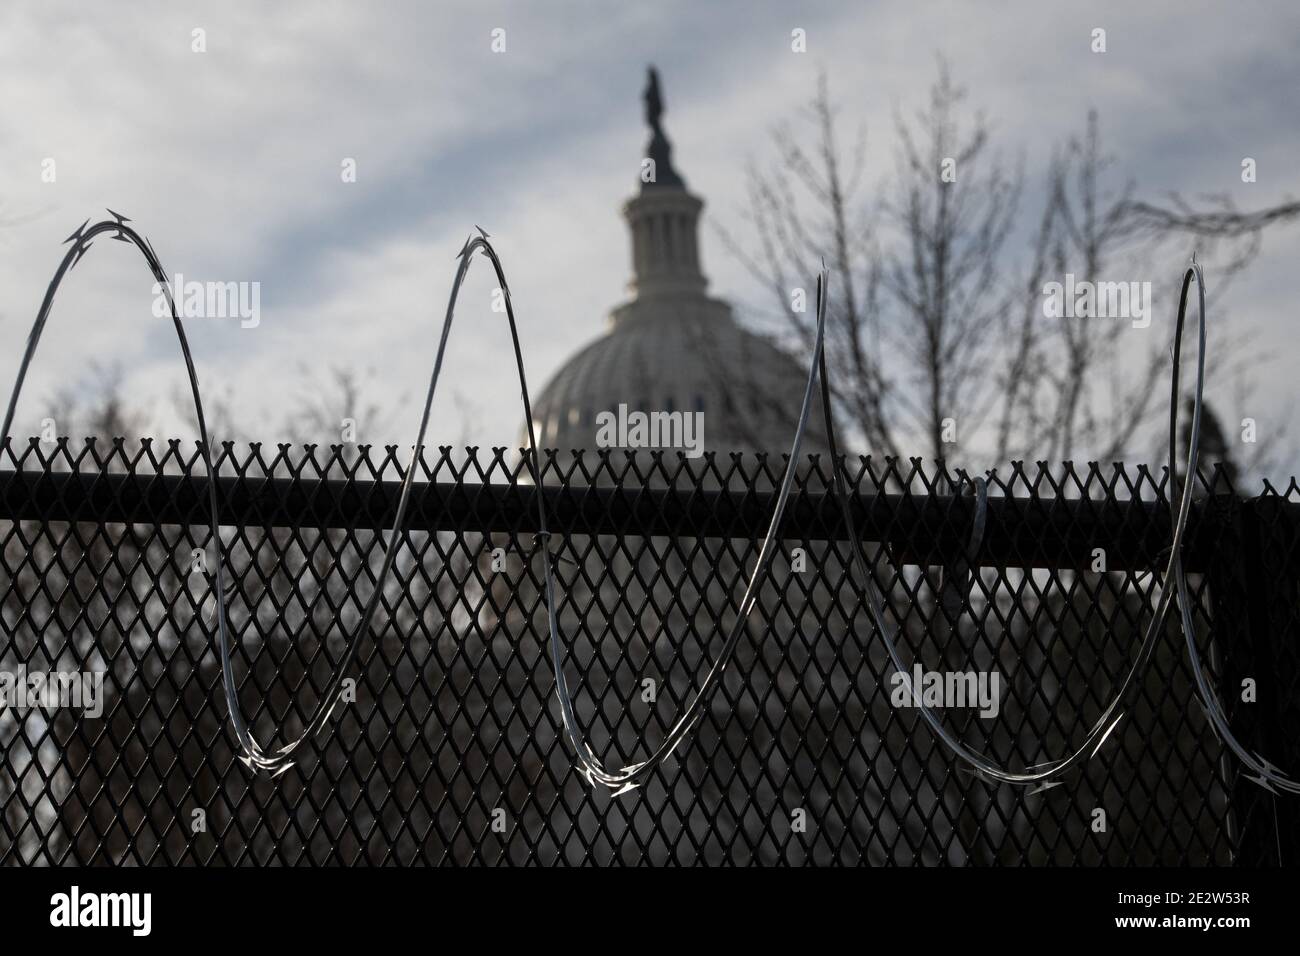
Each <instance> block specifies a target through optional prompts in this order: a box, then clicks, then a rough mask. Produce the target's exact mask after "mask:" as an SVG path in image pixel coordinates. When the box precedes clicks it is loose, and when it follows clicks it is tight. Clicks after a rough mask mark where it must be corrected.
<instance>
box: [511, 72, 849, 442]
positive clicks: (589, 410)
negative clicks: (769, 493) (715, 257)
mask: <svg viewBox="0 0 1300 956" xmlns="http://www.w3.org/2000/svg"><path fill="white" fill-rule="evenodd" d="M645 103H646V119H647V121H648V122H649V124H650V128H651V137H650V143H649V146H648V148H647V151H646V158H645V159H644V160H643V161H642V167H641V168H642V177H641V179H642V182H641V188H640V192H639V194H638V195H636V196H634V197H633V198H632V199H630V200H628V201H627V202H626V203H625V204H624V206H623V216H624V218H625V219H626V220H627V224H628V228H629V231H630V232H631V239H632V242H631V246H632V272H633V279H632V282H631V284H630V288H631V291H632V298H631V299H630V300H629V301H627V302H625V303H623V304H622V305H619V306H618V307H616V308H615V309H614V310H613V312H612V313H611V314H610V316H609V323H608V327H607V329H606V330H605V333H604V334H603V335H601V336H600V337H599V338H597V339H595V340H594V341H592V342H590V343H589V344H588V345H586V346H585V347H584V348H582V349H581V350H580V351H579V352H578V353H577V354H576V355H574V356H573V357H572V358H571V359H569V361H568V362H567V363H565V365H564V366H563V367H562V368H561V369H560V370H559V371H558V372H557V373H556V374H555V376H554V377H553V378H552V379H551V381H550V382H549V383H548V384H547V385H546V387H545V389H543V391H542V392H541V394H540V396H539V397H538V399H537V401H536V402H535V404H534V406H533V419H534V421H533V424H534V428H535V430H536V435H537V444H538V447H539V448H552V449H556V450H558V451H559V452H560V453H561V454H564V455H567V454H568V453H569V452H571V451H574V450H587V451H588V452H591V451H595V450H597V449H599V448H605V447H617V448H636V449H638V450H639V449H642V448H646V447H647V445H646V444H645V443H643V442H642V443H638V442H635V441H622V440H618V439H626V438H628V437H629V435H632V436H633V437H635V436H634V433H632V432H630V431H627V430H624V431H619V432H614V431H611V430H609V429H608V428H606V429H605V430H603V431H602V426H608V425H609V424H610V422H611V420H614V419H617V420H619V421H624V420H626V418H627V417H628V416H629V415H630V414H631V413H634V412H642V413H646V414H647V415H650V414H658V415H660V416H664V415H665V413H666V414H667V415H672V416H675V418H674V421H678V420H683V416H684V415H690V414H691V413H700V414H699V416H696V417H695V418H694V419H692V420H693V421H695V422H698V423H699V424H700V425H701V426H702V429H701V432H702V434H701V436H700V440H699V441H696V442H694V447H693V451H694V452H695V454H692V453H691V451H688V450H687V449H685V448H683V446H682V445H681V444H680V443H679V444H672V445H670V444H669V443H668V442H666V441H665V442H663V443H661V444H652V445H650V446H649V447H650V448H652V449H653V448H660V449H662V450H663V451H664V452H665V458H668V457H669V456H670V455H671V454H672V452H673V450H674V449H677V450H683V451H686V453H687V454H688V456H689V457H695V455H696V454H698V451H699V447H698V446H701V445H702V448H703V450H707V451H716V452H728V451H744V452H768V453H771V454H780V453H782V452H788V451H789V449H790V443H791V441H792V439H793V437H794V426H795V424H796V422H797V421H798V416H799V408H800V403H801V401H802V399H803V393H804V388H805V385H806V382H807V375H808V372H807V369H806V368H804V367H801V366H800V364H799V363H798V362H797V361H795V360H794V359H793V358H792V357H791V356H790V355H788V354H786V353H785V352H783V351H782V350H781V349H779V348H778V347H777V346H775V345H774V344H772V343H771V342H769V341H768V340H767V339H765V338H763V337H762V336H759V335H756V334H754V333H752V332H749V331H747V330H746V329H744V328H742V327H741V326H740V325H739V324H738V323H737V322H736V321H735V319H734V317H733V315H732V311H731V307H730V306H729V305H727V303H725V302H723V301H720V300H718V299H714V298H710V297H709V296H708V294H707V292H706V289H707V285H708V281H707V279H706V278H705V276H704V273H703V272H702V270H701V268H700V255H699V242H698V225H699V217H700V211H701V210H702V209H703V206H704V203H703V202H702V201H701V200H700V199H699V198H697V197H696V196H694V195H692V194H691V193H690V192H688V191H687V189H686V184H685V182H684V181H683V179H682V177H681V175H680V174H679V173H678V172H677V170H676V169H675V168H674V167H673V165H672V155H671V146H670V145H669V143H668V139H667V137H666V136H665V135H664V133H663V129H662V127H661V126H660V122H659V120H660V115H661V113H662V110H663V106H662V101H661V99H660V96H659V84H658V78H657V76H656V74H655V71H654V69H653V68H652V69H651V70H650V77H649V83H648V85H647V88H646V92H645ZM662 420H664V421H667V420H668V419H667V418H663V419H662ZM615 436H616V437H615ZM611 437H615V440H614V441H612V442H611V441H610V438H611ZM523 443H524V444H527V435H525V436H524V442H523ZM825 446H826V442H825V429H824V425H823V423H822V417H821V409H820V403H819V402H818V403H817V407H816V408H815V409H814V414H813V416H812V418H811V419H810V422H809V427H808V432H807V434H806V435H805V437H804V442H803V447H802V449H801V455H806V454H808V453H816V452H822V451H825Z"/></svg>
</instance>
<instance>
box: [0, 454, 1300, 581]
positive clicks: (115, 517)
mask: <svg viewBox="0 0 1300 956" xmlns="http://www.w3.org/2000/svg"><path fill="white" fill-rule="evenodd" d="M208 483H209V480H208V479H207V478H206V477H201V476H189V475H159V476H144V475H131V474H103V475H94V476H87V475H84V474H80V473H60V472H45V473H33V472H21V471H20V472H15V471H0V519H9V520H36V519H40V520H48V521H74V522H75V521H103V522H110V523H136V522H143V523H146V524H161V525H184V524H198V523H202V522H203V521H204V520H206V517H207V507H208V503H207V502H208V498H207V495H208ZM401 487H402V485H401V482H400V481H350V480H343V479H319V478H317V479H312V478H263V479H250V478H244V477H219V478H218V479H217V489H218V490H217V496H218V500H219V502H220V510H219V516H220V521H221V523H222V524H223V525H227V526H241V525H247V524H252V525H258V526H263V527H270V528H295V527H305V528H316V529H343V528H352V529H366V530H372V531H378V530H387V529H389V528H391V527H392V525H393V519H394V516H395V514H396V510H397V501H398V498H399V496H400V494H401ZM536 493H537V491H536V489H535V488H533V487H532V486H529V485H521V484H478V485H474V484H465V483H461V482H451V481H439V482H429V483H418V484H416V485H415V486H414V492H413V496H412V500H411V505H410V509H409V511H408V514H407V517H406V520H405V521H404V522H403V525H404V529H405V530H408V531H449V530H465V529H471V528H472V529H476V530H482V531H490V532H514V533H519V534H533V533H536V532H537V531H538V530H539V529H538V526H537V506H536V502H535V500H534V497H533V496H534V495H535V494H536ZM541 493H542V494H543V496H544V497H545V499H546V510H547V515H548V521H549V524H550V530H552V531H554V532H558V533H562V534H578V533H581V534H617V533H619V532H621V531H625V530H626V529H627V528H629V527H635V528H636V529H637V530H638V531H640V532H641V533H644V534H650V535H679V534H691V535H705V536H728V537H741V538H754V537H761V536H762V535H763V534H765V533H766V531H767V524H768V521H769V520H770V518H771V513H772V506H773V503H774V501H775V499H776V495H775V494H773V493H772V492H770V491H762V492H755V491H741V490H716V489H701V488H664V487H640V488H631V489H629V488H609V487H598V486H592V487H570V486H564V487H555V486H549V485H547V486H544V487H543V488H542V491H541ZM1271 505H1272V502H1270V501H1268V500H1267V499H1264V501H1263V504H1262V505H1260V504H1257V500H1256V499H1241V498H1238V497H1236V496H1234V495H1216V496H1213V497H1208V498H1202V499H1201V500H1200V501H1198V502H1197V503H1195V504H1193V506H1192V511H1191V517H1190V519H1189V532H1190V533H1189V539H1190V542H1191V543H1190V545H1189V547H1188V548H1187V550H1186V551H1185V565H1186V567H1187V569H1188V570H1189V571H1204V570H1205V569H1206V568H1208V567H1209V565H1210V563H1211V562H1212V560H1213V558H1214V548H1213V541H1214V540H1215V538H1216V537H1217V534H1216V532H1215V529H1214V525H1215V523H1216V522H1218V521H1221V520H1224V516H1225V515H1227V514H1229V513H1230V512H1232V511H1233V510H1234V509H1235V508H1244V509H1250V510H1254V509H1256V508H1261V509H1262V510H1267V511H1270V512H1271V510H1272V509H1271V507H1270V506H1271ZM852 507H853V509H854V514H855V527H856V528H857V530H858V532H859V533H860V534H861V535H862V536H863V539H864V540H868V541H877V542H884V543H888V544H891V545H894V546H896V547H898V548H900V549H902V550H901V551H900V552H899V553H900V557H901V558H902V559H904V560H906V561H907V562H908V563H942V562H943V561H944V560H946V559H948V558H951V557H952V556H954V555H956V554H960V553H962V551H963V550H964V549H965V547H966V544H967V539H968V537H969V532H967V533H966V534H965V536H963V531H962V529H963V526H965V527H967V528H969V527H970V526H971V525H972V524H973V523H974V518H975V503H974V500H973V499H972V498H971V497H970V496H968V495H941V494H932V495H926V496H924V497H921V496H917V495H902V494H858V495H856V496H855V497H854V499H853V502H852ZM1276 507H1280V508H1281V510H1283V511H1284V512H1285V513H1286V514H1287V516H1288V519H1289V520H1292V521H1294V520H1296V519H1297V518H1298V517H1300V503H1294V502H1280V503H1279V504H1278V505H1277V506H1276ZM1172 525H1173V522H1172V519H1171V517H1170V514H1169V506H1168V504H1166V503H1165V502H1163V501H1152V500H1145V501H1144V500H1135V499H1128V500H1121V499H1108V500H1106V501H1103V502H1100V503H1098V502H1093V501H1089V500H1086V499H1069V498H1061V497H1053V498H1031V497H1016V498H1002V497H993V498H991V499H990V500H989V503H988V528H987V531H986V533H985V536H984V539H983V540H984V545H983V548H984V552H985V553H986V554H987V555H988V556H989V557H990V559H992V560H996V559H997V558H998V557H999V556H1006V557H1007V558H1011V557H1012V556H1014V557H1015V558H1016V559H1017V560H1023V561H1025V562H1027V563H1025V564H1023V566H1025V567H1041V568H1060V567H1065V568H1074V567H1083V566H1086V565H1087V564H1089V563H1090V562H1091V561H1092V558H1093V551H1094V550H1095V549H1096V548H1099V547H1100V548H1103V549H1105V550H1106V551H1107V552H1108V553H1111V554H1113V555H1114V558H1115V560H1114V561H1112V562H1111V565H1110V566H1111V567H1113V568H1116V569H1139V570H1140V569H1149V568H1151V567H1153V566H1154V565H1156V564H1157V563H1158V559H1159V557H1160V555H1161V554H1162V552H1166V551H1167V549H1168V546H1169V544H1168V543H1169V537H1170V532H1171V530H1172ZM780 535H781V537H783V538H786V539H798V540H809V541H825V540H845V537H846V530H845V524H844V520H843V516H842V514H841V511H840V507H839V504H838V503H837V501H836V500H835V498H834V496H833V495H831V494H828V493H826V492H805V493H802V494H799V495H798V496H796V497H795V498H794V500H793V502H792V504H791V505H790V507H789V509H788V510H787V513H786V515H785V518H784V520H783V521H782V522H781V525H780Z"/></svg>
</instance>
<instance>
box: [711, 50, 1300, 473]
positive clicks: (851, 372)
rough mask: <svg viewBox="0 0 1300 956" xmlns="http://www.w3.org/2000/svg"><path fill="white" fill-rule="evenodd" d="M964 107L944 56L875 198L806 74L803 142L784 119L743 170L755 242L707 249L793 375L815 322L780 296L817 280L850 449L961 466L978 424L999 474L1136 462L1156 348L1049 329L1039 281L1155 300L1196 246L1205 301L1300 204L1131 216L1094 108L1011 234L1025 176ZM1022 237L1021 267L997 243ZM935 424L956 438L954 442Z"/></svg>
mask: <svg viewBox="0 0 1300 956" xmlns="http://www.w3.org/2000/svg"><path fill="white" fill-rule="evenodd" d="M966 97H967V93H966V91H965V90H964V89H963V88H962V87H960V86H959V85H957V84H956V83H955V82H954V81H953V79H952V77H951V74H950V72H949V70H948V68H947V65H946V64H945V63H944V62H943V61H942V60H941V61H940V63H939V66H938V75H937V77H936V79H935V81H934V83H933V84H932V85H931V88H930V91H929V99H928V103H927V105H926V106H925V108H924V109H922V110H920V111H918V112H917V113H916V114H915V115H914V116H911V117H910V118H909V117H905V116H903V115H901V114H900V115H898V116H897V117H896V122H895V126H896V135H897V140H898V146H897V153H896V156H897V161H896V163H895V170H894V173H893V175H892V177H891V178H890V179H889V181H888V182H886V183H885V184H884V185H883V187H882V188H881V190H880V195H881V196H883V199H881V200H879V201H876V202H873V201H871V200H870V199H869V198H868V197H866V196H865V195H864V194H863V193H864V189H863V179H864V175H865V168H866V135H865V131H863V130H862V129H861V128H860V129H859V132H858V134H857V136H856V138H855V140H854V147H853V149H852V150H851V151H848V152H845V151H844V150H842V149H841V147H840V145H839V141H840V136H839V129H838V117H837V109H836V108H835V107H834V106H833V104H832V102H831V99H830V95H829V89H828V85H827V82H826V79H825V77H822V78H821V79H820V80H819V83H818V87H817V92H816V94H815V96H814V98H813V100H812V102H811V104H810V105H809V107H808V109H807V115H806V117H805V118H806V119H807V120H808V121H809V122H810V125H811V133H812V136H811V140H812V142H813V143H814V144H815V147H814V148H811V149H810V148H808V147H805V146H804V145H803V143H804V141H805V140H804V137H802V136H801V135H800V132H802V131H801V130H797V129H796V128H795V127H794V126H792V125H791V124H789V123H784V124H781V125H779V126H778V127H777V128H776V129H775V131H774V135H773V143H774V146H775V150H776V160H775V162H774V164H773V165H772V166H771V167H770V168H759V167H757V166H754V167H751V170H750V175H749V188H748V205H747V208H746V211H745V216H746V219H747V222H748V224H749V226H750V227H751V230H750V231H751V233H752V236H753V239H752V240H751V241H750V242H748V243H745V242H741V241H739V240H738V239H737V238H735V237H734V236H733V235H732V234H730V233H726V232H724V234H723V240H724V242H725V244H726V245H727V247H728V248H729V250H730V251H731V252H732V253H733V254H734V255H736V256H737V258H738V259H739V261H740V262H741V263H742V264H743V265H744V266H745V267H746V268H747V269H748V271H749V272H750V273H751V275H752V276H753V277H754V278H755V279H756V280H757V281H759V283H760V285H761V287H762V288H763V289H764V290H765V298H766V300H767V302H768V303H769V304H770V306H773V307H774V308H768V309H761V308H760V310H759V316H760V318H764V317H765V318H767V319H769V320H770V319H772V318H774V317H779V322H780V324H781V325H780V327H781V328H783V330H784V335H785V338H786V341H787V344H788V345H790V347H792V348H793V350H795V351H796V352H798V353H799V354H800V355H801V357H802V358H804V359H805V360H806V359H807V357H808V354H809V353H810V351H811V345H812V333H813V329H814V325H813V316H812V314H811V310H808V311H803V312H800V311H796V310H795V309H794V308H792V306H791V301H792V300H791V296H792V290H794V289H795V288H796V287H798V286H800V285H802V284H803V283H804V282H805V281H806V278H805V277H806V276H808V275H812V274H815V272H816V270H817V268H818V266H819V265H820V264H821V263H822V262H825V263H827V264H828V265H829V266H830V268H831V270H832V274H833V279H832V283H831V295H830V300H829V304H828V310H827V322H828V331H827V364H828V367H829V369H830V372H831V386H832V391H833V393H834V398H835V402H836V405H837V410H838V411H839V412H840V420H841V422H843V423H845V425H847V427H848V428H849V429H850V432H849V434H846V435H845V436H844V437H845V438H847V439H848V440H849V441H850V443H856V442H861V443H862V445H863V446H864V447H865V448H866V449H867V450H870V451H872V452H875V453H883V454H885V455H889V456H893V457H898V456H899V452H900V451H901V450H907V449H909V447H915V446H916V445H917V443H918V441H919V443H920V444H921V446H922V447H923V448H924V449H925V450H926V451H927V452H929V453H930V454H931V455H933V456H934V457H936V458H947V459H949V460H952V459H953V458H954V457H955V455H956V454H957V453H961V454H962V455H963V456H964V457H966V458H969V456H970V455H972V454H974V453H975V451H976V450H975V449H974V448H972V445H971V438H972V436H973V435H974V434H976V433H977V431H978V430H979V429H981V428H982V427H983V426H984V425H985V424H988V423H991V424H992V435H991V437H992V441H991V443H989V448H988V450H991V452H992V457H993V459H994V461H997V462H1001V461H1005V460H1007V459H1008V458H1009V457H1030V456H1034V457H1046V458H1049V459H1057V458H1069V457H1071V456H1073V455H1075V454H1078V453H1080V452H1086V453H1088V454H1090V455H1095V456H1097V457H1098V458H1101V459H1112V458H1114V457H1117V456H1120V455H1122V454H1125V453H1127V452H1132V450H1133V449H1134V448H1135V446H1136V445H1137V444H1139V443H1141V442H1142V440H1143V436H1142V433H1143V431H1144V429H1145V428H1146V427H1147V426H1150V425H1152V424H1153V423H1154V422H1155V421H1156V420H1157V419H1158V418H1159V417H1160V414H1161V411H1162V409H1163V405H1162V403H1161V402H1160V401H1159V400H1158V399H1159V388H1158V386H1159V384H1160V383H1161V382H1162V381H1164V380H1165V370H1164V363H1165V362H1166V361H1167V359H1166V354H1167V352H1166V349H1165V344H1166V343H1165V341H1164V339H1163V338H1162V337H1159V336H1155V335H1151V336H1146V337H1143V338H1134V337H1132V336H1125V333H1126V332H1127V331H1129V329H1128V326H1127V325H1126V324H1125V323H1123V322H1119V321H1101V322H1088V321H1079V320H1076V319H1066V318H1048V317H1047V316H1046V314H1045V312H1044V309H1043V286H1044V283H1045V282H1046V281H1047V280H1049V279H1052V278H1058V277H1060V276H1061V275H1063V274H1064V273H1066V272H1070V273H1073V274H1074V275H1075V276H1076V278H1077V280H1078V281H1080V282H1082V281H1085V280H1087V281H1091V282H1097V281H1102V280H1104V279H1105V278H1107V277H1108V276H1107V273H1108V270H1114V269H1115V268H1116V267H1117V266H1119V265H1122V268H1123V270H1124V274H1125V275H1126V276H1130V275H1139V276H1141V275H1151V276H1156V275H1168V278H1167V279H1166V280H1165V281H1164V282H1161V283H1153V285H1155V286H1158V287H1159V289H1160V291H1161V293H1162V296H1161V298H1160V300H1159V301H1161V302H1164V301H1168V297H1167V296H1164V295H1163V293H1169V294H1170V295H1173V294H1176V283H1177V281H1178V279H1179V278H1180V276H1179V275H1178V272H1179V270H1175V269H1169V268H1167V267H1166V266H1165V264H1166V263H1168V262H1170V261H1180V260H1185V258H1186V256H1187V255H1188V253H1189V252H1191V251H1192V249H1193V248H1194V247H1196V248H1198V251H1199V254H1200V257H1201V259H1202V260H1203V261H1204V260H1206V259H1209V258H1213V259H1214V261H1215V262H1216V263H1217V266H1216V270H1215V273H1216V278H1215V282H1214V284H1213V287H1212V289H1211V294H1212V297H1213V298H1214V299H1215V301H1216V305H1217V304H1218V303H1221V301H1222V293H1223V290H1224V289H1225V288H1227V286H1228V285H1229V284H1230V282H1231V280H1232V278H1233V277H1235V276H1236V275H1237V274H1238V273H1239V272H1240V271H1241V270H1242V268H1244V267H1245V266H1246V265H1247V264H1248V263H1249V261H1250V259H1251V257H1252V256H1253V254H1254V252H1255V250H1256V249H1257V248H1258V242H1259V236H1260V233H1261V232H1262V230H1264V229H1265V228H1267V227H1269V226H1270V225H1274V224H1276V223H1280V222H1286V221H1290V220H1293V219H1295V218H1297V217H1300V204H1297V203H1292V202H1287V203H1284V204H1282V205H1279V206H1277V207H1274V208H1270V209H1265V210H1262V211H1258V212H1253V213H1242V212H1239V211H1238V210H1236V209H1235V207H1233V206H1232V204H1231V202H1230V200H1228V199H1226V198H1224V197H1212V198H1211V200H1209V203H1210V205H1209V208H1208V209H1197V208H1195V207H1193V206H1192V205H1191V204H1189V203H1187V202H1186V201H1184V200H1182V199H1181V198H1180V197H1178V196H1176V195H1175V196H1173V197H1172V198H1171V199H1170V206H1169V207H1163V206H1159V205H1153V204H1151V203H1147V202H1142V201H1139V200H1138V199H1137V198H1135V196H1136V189H1137V187H1136V184H1135V183H1133V182H1132V181H1126V182H1124V181H1122V182H1118V183H1116V182H1113V181H1112V180H1113V179H1114V177H1113V170H1112V167H1113V166H1114V161H1113V159H1111V158H1110V157H1108V156H1107V155H1106V154H1105V153H1104V150H1103V147H1102V142H1101V133H1100V121H1099V119H1098V117H1097V114H1096V113H1095V112H1091V113H1089V115H1088V117H1087V119H1086V123H1085V128H1084V131H1083V133H1082V134H1081V135H1080V136H1078V137H1074V138H1071V139H1070V140H1069V141H1068V142H1066V143H1064V144H1062V145H1061V146H1060V147H1058V148H1057V149H1056V150H1055V151H1054V152H1053V155H1052V157H1051V159H1050V161H1049V163H1048V166H1047V170H1046V175H1045V177H1044V181H1043V188H1042V190H1041V199H1040V200H1039V201H1040V202H1041V208H1040V210H1039V211H1038V212H1037V214H1036V216H1035V221H1034V222H1033V224H1032V226H1029V224H1026V225H1027V226H1028V228H1023V229H1022V228H1021V224H1020V215H1021V210H1022V208H1023V206H1024V203H1023V201H1022V200H1023V197H1024V189H1023V184H1024V176H1023V171H1022V164H1020V163H1017V164H1016V166H1015V168H1014V169H1009V168H1008V167H1007V165H1006V164H1005V163H1004V162H1003V160H1002V159H1001V158H1000V156H999V155H998V154H997V153H996V152H995V151H994V150H993V148H992V145H991V144H992V139H991V127H990V125H989V123H988V121H987V120H986V119H985V118H984V116H983V115H982V114H979V113H975V114H974V115H973V116H971V117H970V119H969V120H965V119H964V113H965V110H966V105H965V101H966ZM1022 232H1023V235H1024V240H1023V241H1025V242H1026V243H1027V249H1026V250H1025V253H1024V254H1023V256H1020V255H1017V254H1015V252H1014V250H1013V249H1012V248H1011V245H1012V243H1013V242H1014V241H1020V240H1019V239H1018V237H1019V236H1020V235H1021V233H1022ZM1189 240H1190V241H1189ZM1022 260H1023V261H1022ZM1135 341H1136V342H1138V343H1139V347H1138V348H1134V347H1133V343H1134V342H1135ZM1246 344H1247V343H1243V342H1240V341H1239V342H1235V343H1233V344H1232V345H1231V347H1227V348H1225V347H1224V346H1222V345H1220V346H1218V347H1217V350H1216V353H1215V355H1214V356H1213V357H1212V364H1213V366H1214V369H1215V374H1216V377H1218V378H1220V380H1221V379H1222V378H1223V377H1224V376H1225V375H1226V376H1227V377H1231V374H1232V372H1233V371H1234V370H1235V371H1236V372H1237V373H1238V374H1239V373H1240V372H1241V370H1242V369H1243V368H1244V367H1245V365H1246V363H1247V362H1253V361H1255V359H1257V358H1258V356H1252V355H1251V353H1249V351H1248V350H1247V349H1246V347H1245V346H1246ZM1186 351H1187V350H1185V354H1186ZM1194 355H1195V352H1194V350H1191V356H1190V357H1192V358H1194ZM736 387H738V388H740V387H743V385H742V384H741V383H739V382H737V383H736ZM945 419H952V422H951V423H950V424H952V425H953V426H960V427H959V429H956V428H955V429H954V430H955V431H956V434H955V435H954V434H945V433H944V432H945V428H944V425H945ZM845 425H842V426H841V427H845ZM985 453H987V452H985Z"/></svg>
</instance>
